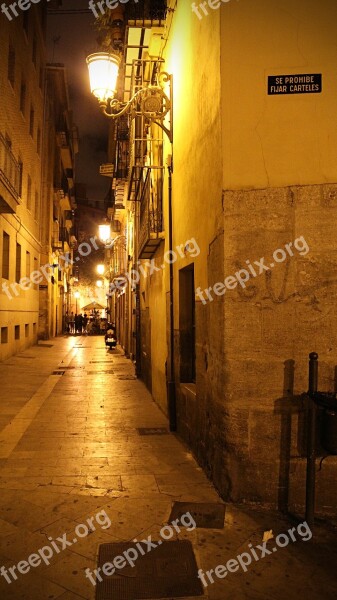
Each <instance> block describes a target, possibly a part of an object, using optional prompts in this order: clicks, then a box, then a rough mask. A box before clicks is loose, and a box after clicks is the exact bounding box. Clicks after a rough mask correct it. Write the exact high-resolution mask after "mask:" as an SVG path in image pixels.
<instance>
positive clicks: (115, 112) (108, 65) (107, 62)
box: [87, 52, 172, 142]
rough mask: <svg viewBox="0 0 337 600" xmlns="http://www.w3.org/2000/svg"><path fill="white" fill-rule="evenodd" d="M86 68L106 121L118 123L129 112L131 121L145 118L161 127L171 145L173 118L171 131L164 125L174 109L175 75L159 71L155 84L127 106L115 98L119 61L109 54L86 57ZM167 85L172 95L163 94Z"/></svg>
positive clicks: (147, 87)
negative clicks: (114, 120) (117, 119)
mask: <svg viewBox="0 0 337 600" xmlns="http://www.w3.org/2000/svg"><path fill="white" fill-rule="evenodd" d="M145 62H146V61H145ZM150 62H152V63H153V62H154V61H150ZM87 65H88V69H89V78H90V88H91V92H92V94H93V95H94V96H95V97H96V98H97V100H98V102H99V105H100V108H101V111H102V112H103V114H104V115H105V116H106V117H109V118H111V119H116V118H118V117H121V116H122V115H123V114H124V113H126V112H130V115H131V118H134V117H136V116H143V117H145V118H147V119H149V120H150V121H152V122H153V123H156V124H157V125H159V127H161V128H162V129H163V131H165V133H166V135H167V136H168V138H169V140H170V142H172V127H171V118H170V127H167V126H166V125H164V118H165V117H166V115H167V114H168V113H169V112H170V111H171V108H172V101H171V83H172V75H169V73H166V72H165V71H158V72H157V73H156V76H155V79H156V83H155V84H149V85H147V86H146V87H143V88H141V89H140V90H138V91H136V93H135V94H134V95H133V96H132V98H131V99H130V100H129V101H128V102H121V101H120V100H117V99H116V98H114V95H115V92H116V87H117V78H118V70H119V65H120V57H119V56H118V55H117V54H113V53H109V52H96V53H94V54H90V55H89V56H88V57H87ZM165 85H167V86H168V94H169V95H167V94H166V93H165V92H164V86H165Z"/></svg>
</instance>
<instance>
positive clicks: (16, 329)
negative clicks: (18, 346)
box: [14, 325, 20, 340]
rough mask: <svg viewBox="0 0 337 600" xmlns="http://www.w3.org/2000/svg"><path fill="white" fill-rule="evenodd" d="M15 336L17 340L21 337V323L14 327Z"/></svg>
mask: <svg viewBox="0 0 337 600" xmlns="http://www.w3.org/2000/svg"><path fill="white" fill-rule="evenodd" d="M14 337H15V339H16V340H19V339H20V325H15V328H14Z"/></svg>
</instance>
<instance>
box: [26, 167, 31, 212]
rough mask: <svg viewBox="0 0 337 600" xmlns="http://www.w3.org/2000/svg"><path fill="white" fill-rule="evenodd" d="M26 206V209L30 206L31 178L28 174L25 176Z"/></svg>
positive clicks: (29, 208)
mask: <svg viewBox="0 0 337 600" xmlns="http://www.w3.org/2000/svg"><path fill="white" fill-rule="evenodd" d="M27 208H28V210H31V208H32V179H31V176H30V175H28V177H27Z"/></svg>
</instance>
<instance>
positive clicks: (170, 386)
mask: <svg viewBox="0 0 337 600" xmlns="http://www.w3.org/2000/svg"><path fill="white" fill-rule="evenodd" d="M168 209H169V251H170V256H172V250H173V223H172V156H169V157H168ZM173 286H174V278H173V263H172V261H170V290H169V293H170V362H169V372H168V379H167V408H168V416H169V425H170V431H176V429H177V410H176V386H175V368H174V288H173Z"/></svg>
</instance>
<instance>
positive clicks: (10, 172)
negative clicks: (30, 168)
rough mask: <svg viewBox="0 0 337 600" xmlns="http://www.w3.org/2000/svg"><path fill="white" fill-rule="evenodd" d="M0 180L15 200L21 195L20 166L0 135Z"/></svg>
mask: <svg viewBox="0 0 337 600" xmlns="http://www.w3.org/2000/svg"><path fill="white" fill-rule="evenodd" d="M0 178H1V181H2V182H3V183H4V184H5V186H6V187H7V189H8V190H9V191H10V192H11V194H12V195H13V196H14V198H15V199H16V200H18V199H19V197H20V195H21V165H20V164H19V163H18V162H17V160H16V159H15V156H14V154H13V152H12V151H11V149H10V147H9V145H8V143H7V141H6V140H5V138H4V137H3V135H1V134H0Z"/></svg>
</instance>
